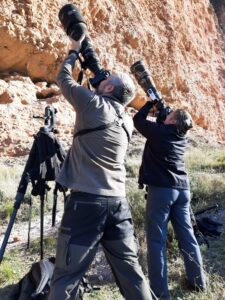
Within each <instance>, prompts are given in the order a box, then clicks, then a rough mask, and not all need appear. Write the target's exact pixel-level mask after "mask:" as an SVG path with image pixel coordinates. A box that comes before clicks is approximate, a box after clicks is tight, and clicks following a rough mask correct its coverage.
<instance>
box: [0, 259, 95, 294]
mask: <svg viewBox="0 0 225 300" xmlns="http://www.w3.org/2000/svg"><path fill="white" fill-rule="evenodd" d="M54 262H55V258H54V257H51V258H49V259H43V260H40V261H38V262H36V263H34V264H33V265H32V266H31V269H30V271H29V272H28V273H27V274H26V275H25V276H24V277H23V278H22V279H21V280H20V281H19V282H18V283H17V284H16V285H14V286H13V287H12V288H11V290H10V293H9V295H7V300H47V299H48V294H49V291H50V282H51V279H52V275H53V269H54ZM92 290H93V287H92V285H91V284H90V282H89V280H88V278H87V277H86V276H84V277H83V278H82V279H81V281H80V284H79V288H78V296H77V297H78V298H77V299H78V300H81V299H83V295H84V293H90V292H91V291H92ZM5 299H6V298H5Z"/></svg>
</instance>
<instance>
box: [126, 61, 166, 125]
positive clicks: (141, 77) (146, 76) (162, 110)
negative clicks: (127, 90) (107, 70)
mask: <svg viewBox="0 0 225 300" xmlns="http://www.w3.org/2000/svg"><path fill="white" fill-rule="evenodd" d="M130 70H131V73H132V74H133V75H134V77H135V78H136V80H137V82H138V83H139V85H140V86H141V87H142V88H143V90H144V91H145V93H146V94H147V95H148V96H149V97H150V98H151V101H152V102H153V104H154V107H155V108H156V109H157V111H158V113H157V122H163V121H164V120H165V119H166V117H167V116H168V114H169V113H170V112H171V111H172V109H171V108H170V107H169V106H166V104H165V102H164V100H163V99H162V98H161V96H160V94H159V92H158V91H157V89H156V87H155V83H154V81H153V79H152V77H151V74H150V72H149V71H148V69H147V68H146V67H145V65H144V63H143V61H142V60H139V61H136V62H135V63H134V64H133V65H132V66H131V67H130Z"/></svg>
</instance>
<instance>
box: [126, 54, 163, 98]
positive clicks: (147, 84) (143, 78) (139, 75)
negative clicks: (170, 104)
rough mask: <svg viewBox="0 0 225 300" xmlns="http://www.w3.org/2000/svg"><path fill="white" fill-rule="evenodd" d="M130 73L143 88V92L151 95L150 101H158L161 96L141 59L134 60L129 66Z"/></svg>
mask: <svg viewBox="0 0 225 300" xmlns="http://www.w3.org/2000/svg"><path fill="white" fill-rule="evenodd" d="M130 70H131V73H132V74H133V75H134V77H135V78H136V80H137V82H138V83H139V84H140V86H141V87H142V88H143V90H144V91H145V93H146V94H147V95H148V96H150V97H151V100H152V101H159V100H160V99H161V98H160V96H159V94H158V92H157V90H156V87H155V83H154V81H153V79H152V77H151V75H150V72H149V71H148V69H147V68H146V67H145V65H144V63H143V61H142V60H138V61H136V62H135V63H134V64H133V65H132V66H131V67H130Z"/></svg>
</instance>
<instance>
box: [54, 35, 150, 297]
mask: <svg viewBox="0 0 225 300" xmlns="http://www.w3.org/2000/svg"><path fill="white" fill-rule="evenodd" d="M81 42H82V40H79V41H77V42H76V41H73V42H72V48H73V49H74V50H75V51H74V52H72V53H71V54H69V56H68V57H67V58H66V59H65V61H64V62H63V64H62V67H61V69H60V71H59V74H58V77H57V82H58V84H59V86H60V88H61V91H62V93H63V95H64V96H65V98H66V99H67V100H68V101H69V102H70V103H71V105H72V106H73V107H74V109H75V111H76V124H75V135H74V138H73V143H72V147H71V149H70V151H69V153H68V155H67V158H66V160H65V162H64V164H63V167H62V170H61V173H60V174H59V177H58V179H57V181H58V182H59V183H60V184H61V185H63V186H65V187H67V188H68V189H70V190H71V194H70V196H69V199H68V200H67V203H66V207H65V212H64V215H63V218H62V222H61V227H60V229H59V236H58V244H57V254H56V265H55V270H54V274H53V280H52V283H51V290H50V296H49V300H63V299H77V294H78V286H79V282H80V280H81V278H82V277H83V276H84V274H85V273H86V271H87V269H88V267H89V266H90V264H91V262H92V261H93V259H94V257H95V254H96V252H97V248H98V245H99V244H100V243H101V245H102V247H103V250H104V253H105V255H106V258H107V260H108V262H109V264H110V266H111V268H112V270H113V273H114V275H115V277H116V281H117V283H118V285H119V288H120V291H121V293H122V294H123V296H124V297H125V299H129V300H137V299H138V300H142V299H143V300H149V299H152V298H151V293H150V289H149V285H148V283H147V281H146V279H145V277H144V275H143V272H142V270H141V267H140V265H139V263H138V258H137V251H136V243H135V239H134V230H133V224H132V217H131V213H130V208H129V205H128V202H127V200H126V193H125V175H126V173H125V166H124V158H125V154H126V150H127V146H128V140H129V139H130V137H131V134H132V128H133V123H132V120H131V119H130V117H129V116H128V115H127V114H126V113H125V112H124V107H125V106H126V105H127V104H128V103H129V102H130V101H131V100H132V99H133V97H134V95H135V88H134V84H133V81H132V80H131V78H130V77H129V76H128V75H126V74H123V73H122V74H117V75H110V76H109V77H108V78H107V79H105V80H103V81H101V83H100V84H99V86H98V87H97V89H96V91H95V92H93V91H90V90H88V89H86V88H84V87H82V86H80V85H79V84H78V83H77V82H76V81H74V79H73V77H72V71H73V68H74V65H75V61H76V59H77V54H76V52H77V53H78V52H79V50H80V47H81Z"/></svg>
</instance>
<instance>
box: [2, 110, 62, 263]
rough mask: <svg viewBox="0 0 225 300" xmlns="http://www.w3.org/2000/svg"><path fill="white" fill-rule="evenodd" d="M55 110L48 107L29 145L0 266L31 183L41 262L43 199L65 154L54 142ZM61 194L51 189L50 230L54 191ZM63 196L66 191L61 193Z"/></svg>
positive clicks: (53, 215) (54, 206) (54, 209)
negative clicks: (37, 211) (37, 204)
mask: <svg viewBox="0 0 225 300" xmlns="http://www.w3.org/2000/svg"><path fill="white" fill-rule="evenodd" d="M56 112H57V111H56V109H55V108H54V107H51V106H47V107H46V108H45V115H44V117H36V116H34V118H42V119H44V120H45V126H44V127H41V128H40V129H39V131H38V133H37V134H36V135H34V143H33V145H32V148H31V151H30V154H29V157H28V160H27V163H26V165H25V168H24V171H23V174H22V177H21V180H20V183H19V187H18V189H17V194H16V197H15V202H14V209H13V212H12V215H11V218H10V221H9V224H8V227H7V230H6V233H5V236H4V239H3V242H2V246H1V249H0V263H1V261H2V259H3V256H4V252H5V248H6V246H7V243H8V239H9V236H10V233H11V230H12V227H13V224H14V222H15V218H16V214H17V211H18V209H19V208H20V205H21V203H22V201H23V199H24V196H25V193H26V189H27V186H28V184H29V182H31V183H32V187H33V189H32V192H31V194H32V195H33V196H40V200H41V209H40V216H41V217H40V257H41V259H43V254H44V251H43V248H44V247H43V233H44V199H45V196H46V195H47V190H49V187H48V185H47V182H48V181H55V178H56V176H57V175H58V173H59V170H60V168H61V165H62V163H63V161H64V159H65V155H66V153H65V151H64V150H63V148H62V147H61V145H60V143H59V141H58V140H57V139H56V137H55V135H54V133H56V132H57V131H56V129H55V121H56V117H55V114H56ZM58 190H60V186H59V185H58V184H57V183H56V187H55V189H54V204H53V213H52V226H54V224H55V213H56V202H57V191H58ZM64 196H65V191H64Z"/></svg>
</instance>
